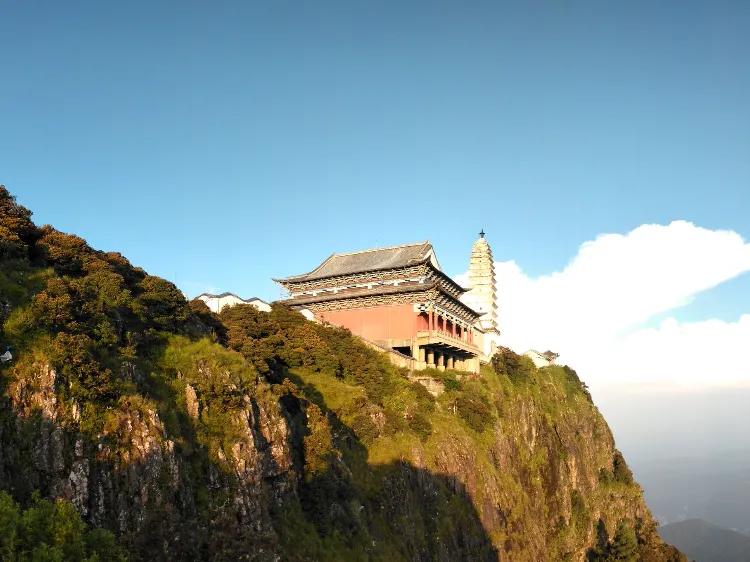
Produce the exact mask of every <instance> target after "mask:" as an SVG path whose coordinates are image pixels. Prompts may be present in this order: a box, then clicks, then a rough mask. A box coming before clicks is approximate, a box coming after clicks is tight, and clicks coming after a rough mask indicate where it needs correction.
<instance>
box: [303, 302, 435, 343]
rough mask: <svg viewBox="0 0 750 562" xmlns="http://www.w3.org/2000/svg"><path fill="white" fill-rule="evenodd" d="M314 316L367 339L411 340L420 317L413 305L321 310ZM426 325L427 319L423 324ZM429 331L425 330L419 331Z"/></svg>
mask: <svg viewBox="0 0 750 562" xmlns="http://www.w3.org/2000/svg"><path fill="white" fill-rule="evenodd" d="M315 316H317V317H318V318H320V319H321V320H325V321H326V322H330V323H331V324H336V325H337V326H343V327H345V328H349V329H350V330H351V331H352V333H354V334H357V335H359V336H362V337H363V338H367V339H368V340H373V341H378V340H389V339H410V338H413V337H414V335H415V333H416V331H417V329H418V328H417V320H418V318H417V314H416V312H414V307H413V305H411V304H398V305H392V306H374V307H372V308H352V309H348V310H328V311H319V312H316V313H315ZM422 321H423V322H424V326H426V325H427V320H426V317H425V319H424V320H422V319H420V323H421V322H422ZM419 329H426V328H421V327H420V328H419Z"/></svg>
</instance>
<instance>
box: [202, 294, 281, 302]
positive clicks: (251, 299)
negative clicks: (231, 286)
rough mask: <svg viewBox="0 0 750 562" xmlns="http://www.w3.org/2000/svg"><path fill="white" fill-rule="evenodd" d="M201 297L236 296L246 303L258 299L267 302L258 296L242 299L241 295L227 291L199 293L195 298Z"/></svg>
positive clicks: (219, 297)
mask: <svg viewBox="0 0 750 562" xmlns="http://www.w3.org/2000/svg"><path fill="white" fill-rule="evenodd" d="M201 297H206V298H209V299H223V298H224V297H235V298H238V299H239V300H241V301H243V302H246V303H251V302H255V301H260V302H262V303H264V304H268V303H267V302H266V301H264V300H263V299H259V298H258V297H250V298H249V299H243V298H242V297H240V296H238V295H235V294H234V293H228V292H227V293H221V294H220V295H214V294H211V293H201V294H200V295H198V296H197V297H195V298H196V299H199V298H201Z"/></svg>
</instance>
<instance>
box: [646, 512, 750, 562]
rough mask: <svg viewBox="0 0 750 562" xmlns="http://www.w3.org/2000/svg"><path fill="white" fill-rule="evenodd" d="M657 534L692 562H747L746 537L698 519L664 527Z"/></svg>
mask: <svg viewBox="0 0 750 562" xmlns="http://www.w3.org/2000/svg"><path fill="white" fill-rule="evenodd" d="M659 534H660V535H661V537H662V539H664V541H665V542H668V543H669V544H671V545H673V546H676V547H677V548H679V549H680V550H681V551H682V552H683V553H685V554H686V555H687V556H688V558H690V559H691V560H695V562H750V536H748V535H745V534H742V533H738V532H737V531H730V530H729V529H724V528H722V527H718V526H716V525H713V524H711V523H708V522H706V521H703V520H702V519H688V520H686V521H679V522H677V523H670V524H669V525H664V526H663V527H660V528H659Z"/></svg>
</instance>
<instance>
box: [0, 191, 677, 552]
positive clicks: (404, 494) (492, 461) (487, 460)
mask: <svg viewBox="0 0 750 562" xmlns="http://www.w3.org/2000/svg"><path fill="white" fill-rule="evenodd" d="M0 321H2V331H1V332H0V345H2V346H3V347H5V346H10V347H11V354H12V356H13V358H12V360H10V361H7V362H3V363H0V402H1V404H0V490H2V491H3V493H5V494H6V496H9V498H10V499H9V500H8V501H6V502H5V503H2V501H0V508H2V506H3V505H5V504H7V503H8V502H16V503H17V507H14V508H13V509H8V510H4V509H0V528H2V529H7V528H13V529H20V530H19V533H20V535H19V536H21V537H22V538H23V540H24V541H26V542H24V543H19V542H17V541H16V542H14V540H10V539H8V538H7V537H11V534H7V535H3V536H0V550H1V551H2V552H3V553H4V554H3V557H5V558H9V559H26V558H29V556H27V554H24V553H27V551H30V550H29V549H32V548H33V549H36V550H35V551H34V552H36V551H39V552H47V550H45V549H48V548H50V544H49V543H54V544H53V545H52V546H53V547H55V548H58V549H59V552H60V553H61V554H60V556H59V557H58V558H56V559H61V560H77V559H81V557H80V556H79V555H78V554H76V555H74V554H66V553H70V552H73V551H72V550H71V549H70V548H68V541H67V539H66V537H67V536H69V535H66V534H65V532H64V531H65V529H68V528H69V527H70V525H68V524H63V523H59V524H58V523H57V522H56V521H57V519H55V518H52V517H51V516H50V517H47V519H45V520H44V521H47V523H46V524H45V525H44V526H43V528H44V529H49V532H47V531H45V532H44V533H42V532H39V533H36V532H31V531H30V530H29V529H32V530H33V529H34V527H33V526H32V527H29V525H27V524H26V523H25V522H26V521H27V519H29V517H26V516H24V517H21V518H19V517H20V515H13V513H16V514H20V513H21V510H24V509H25V510H26V511H25V512H24V513H29V512H31V513H33V514H38V513H48V512H49V511H50V509H52V508H50V507H49V506H60V507H59V509H60V512H61V513H62V514H63V515H64V517H63V516H62V515H61V516H60V517H61V518H62V519H61V520H62V521H63V522H65V521H73V522H74V526H75V528H76V529H78V533H77V535H75V536H77V537H78V539H77V540H78V543H76V544H79V543H80V544H82V545H83V546H81V549H83V548H88V549H89V550H88V551H87V552H89V553H92V554H91V555H92V556H96V557H98V558H97V559H99V560H110V559H111V560H115V559H120V558H116V557H118V556H120V554H119V553H120V550H118V548H119V547H117V546H116V545H113V544H112V543H113V541H114V540H115V539H116V540H117V542H118V544H119V545H121V547H122V548H123V549H125V550H127V552H128V556H129V557H130V559H132V560H174V559H182V560H239V559H242V560H257V561H265V560H268V561H271V560H274V561H276V560H290V561H318V560H347V561H348V560H363V561H364V560H388V561H392V560H393V561H398V560H404V561H428V560H436V561H458V560H472V561H475V560H488V561H489V560H512V561H520V562H524V561H529V562H531V561H539V560H550V561H552V560H554V561H557V560H570V561H572V560H583V559H584V558H585V559H587V560H589V561H591V562H595V561H597V560H608V561H615V560H622V561H626V560H635V559H639V560H642V561H644V562H657V561H665V562H666V561H678V560H684V557H682V555H681V554H680V553H679V552H677V551H676V550H675V549H674V548H672V547H670V546H668V545H666V544H664V543H663V542H662V541H661V539H660V538H659V536H658V534H657V532H656V524H655V522H654V520H653V518H652V516H651V514H650V513H649V510H648V509H647V507H646V505H645V503H644V501H643V496H642V492H641V489H640V487H639V486H638V485H637V484H636V483H635V482H634V481H633V477H632V474H631V472H630V470H629V469H628V467H627V464H626V462H625V460H624V459H623V457H622V455H621V454H620V453H619V452H618V451H617V449H616V448H615V444H614V440H613V438H612V434H611V432H610V430H609V428H608V426H607V424H606V422H605V421H604V419H603V418H602V416H601V415H600V414H599V412H598V410H597V408H596V407H595V406H594V404H593V403H592V401H591V397H590V395H589V393H588V391H587V389H586V387H585V385H584V384H583V383H582V382H581V381H580V380H579V378H578V376H577V375H576V373H575V371H573V370H572V369H570V368H568V367H564V366H551V367H545V368H542V369H537V368H536V367H534V365H533V363H531V361H530V360H528V359H527V358H523V357H519V356H518V355H516V354H515V353H513V352H512V351H510V350H507V349H503V350H501V352H500V353H498V354H496V356H495V357H494V358H493V361H492V364H491V365H486V366H484V367H483V369H482V372H481V373H480V374H479V375H476V376H470V375H467V374H465V373H459V372H455V371H445V372H439V371H426V372H425V373H424V374H425V375H426V376H431V377H433V378H434V379H435V381H436V383H437V384H438V386H440V387H441V388H443V389H444V392H442V393H439V394H438V395H436V396H435V395H432V394H430V393H429V392H427V390H426V389H425V388H424V387H423V386H421V385H420V384H418V383H415V382H412V381H411V380H410V379H409V373H408V372H407V371H405V370H403V369H399V368H397V367H395V366H393V365H392V364H391V363H390V362H389V361H388V360H387V358H386V357H385V356H384V355H383V354H381V353H379V352H377V351H373V350H372V349H370V348H369V347H367V346H366V345H365V344H364V343H363V342H362V341H361V340H359V339H358V338H356V337H354V336H352V334H351V333H349V332H348V331H346V330H343V329H340V328H335V327H331V326H327V325H320V324H316V323H312V322H309V321H307V320H306V319H305V318H304V317H303V316H302V315H300V314H298V313H296V312H294V311H292V310H290V309H288V308H286V307H284V306H279V305H274V306H273V308H272V310H271V312H268V313H266V312H259V311H257V310H255V309H254V308H253V307H251V306H243V305H239V306H236V307H233V308H229V309H225V310H224V311H223V312H222V314H221V315H219V316H217V315H215V314H213V313H211V312H210V311H209V310H208V308H207V307H206V306H205V304H204V303H202V302H201V301H191V302H187V301H186V300H185V298H184V297H183V295H182V293H181V292H180V291H179V290H178V289H177V288H176V287H175V286H174V285H173V284H172V283H170V282H168V281H166V280H164V279H160V278H158V277H154V276H151V275H148V274H147V273H146V272H145V271H143V270H142V269H140V268H138V267H134V266H133V265H131V264H130V262H128V260H127V259H125V258H124V257H123V256H122V255H120V254H117V253H114V252H101V251H97V250H94V249H92V248H91V247H89V246H88V244H87V243H86V242H85V241H84V240H83V239H81V238H79V237H77V236H74V235H70V234H65V233H62V232H59V231H57V230H55V229H54V228H52V227H50V226H44V227H41V228H40V227H37V226H36V225H34V224H33V222H32V221H31V213H30V212H29V211H28V210H27V209H24V208H23V207H21V206H20V205H18V204H17V203H16V202H15V201H14V199H13V198H12V197H11V196H10V194H9V193H8V192H7V190H5V188H2V187H0ZM3 497H5V496H0V500H2V498H3ZM40 498H41V499H40ZM45 498H46V499H49V500H55V503H54V504H52V503H49V502H48V503H47V504H39V502H40V501H44V499H45ZM37 505H40V506H42V507H43V508H44V509H46V510H47V511H44V509H42V507H39V508H37V507H35V506H37ZM45 506H46V507H45ZM54 509H57V507H54ZM8 513H10V515H8ZM73 515H75V517H80V518H81V521H78V520H76V519H75V517H74V516H73ZM35 517H36V515H35ZM81 525H85V526H86V528H87V529H91V530H89V531H85V530H84V529H82V527H81ZM86 533H88V534H86ZM107 533H110V534H107ZM13 536H15V535H13ZM71 536H72V535H71ZM81 537H84V538H81ZM87 537H94V538H96V539H97V540H96V541H94V539H91V538H87ZM100 537H105V538H106V541H104V539H102V540H99V538H100ZM11 538H12V537H11ZM3 541H4V542H3ZM87 541H88V542H87ZM97 541H98V542H97ZM104 542H106V545H107V547H106V548H104V547H102V548H99V547H98V546H97V545H98V544H99V543H102V544H103V543H104ZM23 549H27V550H23ZM76 552H79V554H80V552H81V551H80V549H79V551H76ZM108 553H110V554H111V553H115V554H111V555H110V554H108ZM14 557H15V558H14ZM24 557H25V558H24ZM39 559H41V558H39ZM45 559H52V558H51V557H50V556H48V557H47V558H45ZM92 559H94V558H92Z"/></svg>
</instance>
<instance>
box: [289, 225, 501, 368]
mask: <svg viewBox="0 0 750 562" xmlns="http://www.w3.org/2000/svg"><path fill="white" fill-rule="evenodd" d="M482 239H483V238H482ZM485 244H486V241H485ZM475 245H476V244H475ZM480 254H481V255H480ZM472 255H473V254H472ZM485 257H486V255H485V254H484V253H482V252H479V253H478V258H481V259H482V260H484V259H485ZM490 260H491V253H490ZM472 263H473V262H472ZM479 265H480V266H481V267H479V268H478V269H477V272H478V273H477V275H480V274H481V275H485V276H486V272H484V270H483V269H482V268H483V267H484V266H485V262H484V261H482V262H481V264H479ZM492 279H493V281H494V273H493V275H492ZM275 281H276V282H277V283H279V284H281V285H282V286H283V287H284V289H286V291H287V292H288V295H289V298H288V299H286V300H285V301H284V302H286V303H287V304H289V305H290V306H292V307H293V308H295V309H297V310H301V311H302V312H303V313H304V314H306V315H307V316H308V317H314V318H315V319H316V320H318V321H323V322H329V323H331V324H335V325H338V326H343V327H345V328H348V329H349V330H351V331H352V333H354V334H356V335H358V336H360V337H362V338H364V339H365V340H369V341H370V342H373V343H374V344H376V345H378V346H380V347H383V348H387V349H390V350H394V352H397V353H399V354H403V355H404V356H408V358H410V359H409V361H410V365H411V366H412V367H413V368H414V369H424V368H426V367H435V368H438V369H458V370H463V371H468V372H478V371H479V363H480V359H485V360H486V357H485V356H484V353H483V349H484V342H483V337H484V331H485V329H493V326H494V324H491V323H490V322H489V320H487V321H485V323H484V326H483V325H482V324H481V323H480V322H478V321H479V320H480V319H481V318H483V317H485V316H487V314H490V315H491V314H493V311H494V308H491V307H489V308H487V309H486V310H485V309H482V310H481V311H477V310H475V309H474V308H472V306H469V305H468V304H466V303H464V302H462V300H461V297H462V295H464V294H465V293H466V292H467V289H465V288H463V287H461V286H460V285H458V284H457V283H456V282H455V281H453V280H452V279H451V278H450V277H448V276H447V275H446V274H445V273H443V271H442V270H441V268H440V264H439V263H438V260H437V257H436V256H435V251H434V249H433V247H432V245H431V244H430V243H429V242H422V243H418V244H406V245H403V246H394V247H390V248H376V249H372V250H364V251H360V252H353V253H346V254H333V255H331V256H330V257H329V258H328V259H326V260H325V261H324V262H323V263H321V264H320V265H319V266H318V267H316V268H315V269H313V270H312V271H311V272H309V273H305V274H303V275H295V276H293V277H287V278H285V279H275ZM476 282H477V284H476V285H475V288H476V289H477V293H476V294H477V295H481V298H480V299H479V300H478V301H477V302H480V301H481V304H482V305H483V306H485V305H487V302H486V298H487V296H486V291H485V290H484V286H485V285H483V284H482V283H485V281H484V278H482V280H481V282H480V277H479V276H478V277H476ZM492 291H493V292H492V294H493V295H494V287H493V289H492ZM483 299H484V300H483ZM487 306H489V305H487Z"/></svg>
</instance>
